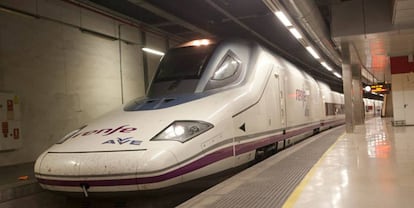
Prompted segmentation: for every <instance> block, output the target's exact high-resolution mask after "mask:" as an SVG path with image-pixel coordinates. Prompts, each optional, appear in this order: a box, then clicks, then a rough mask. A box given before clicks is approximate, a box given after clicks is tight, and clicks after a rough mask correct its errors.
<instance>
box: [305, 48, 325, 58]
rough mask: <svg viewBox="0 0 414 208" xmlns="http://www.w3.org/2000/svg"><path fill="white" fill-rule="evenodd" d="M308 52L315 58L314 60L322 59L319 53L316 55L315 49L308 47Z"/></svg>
mask: <svg viewBox="0 0 414 208" xmlns="http://www.w3.org/2000/svg"><path fill="white" fill-rule="evenodd" d="M306 50H308V52H309V53H310V54H311V55H312V56H313V58H315V59H320V58H321V57H320V56H319V55H318V53H316V51H315V49H313V48H312V47H310V46H306Z"/></svg>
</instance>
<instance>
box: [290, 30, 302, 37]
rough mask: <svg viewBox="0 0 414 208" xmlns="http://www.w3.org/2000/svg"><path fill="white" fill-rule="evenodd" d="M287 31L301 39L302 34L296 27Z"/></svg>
mask: <svg viewBox="0 0 414 208" xmlns="http://www.w3.org/2000/svg"><path fill="white" fill-rule="evenodd" d="M289 31H290V33H292V35H293V36H295V38H296V39H302V35H301V34H300V33H299V31H298V30H297V29H296V28H290V29H289Z"/></svg>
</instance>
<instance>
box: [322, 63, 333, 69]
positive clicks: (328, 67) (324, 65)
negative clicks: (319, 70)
mask: <svg viewBox="0 0 414 208" xmlns="http://www.w3.org/2000/svg"><path fill="white" fill-rule="evenodd" d="M321 64H322V66H323V67H325V68H326V69H327V70H328V71H332V68H331V67H330V66H329V65H328V64H327V63H326V62H324V61H323V62H321Z"/></svg>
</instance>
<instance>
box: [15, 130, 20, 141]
mask: <svg viewBox="0 0 414 208" xmlns="http://www.w3.org/2000/svg"><path fill="white" fill-rule="evenodd" d="M19 137H20V131H19V129H13V139H19Z"/></svg>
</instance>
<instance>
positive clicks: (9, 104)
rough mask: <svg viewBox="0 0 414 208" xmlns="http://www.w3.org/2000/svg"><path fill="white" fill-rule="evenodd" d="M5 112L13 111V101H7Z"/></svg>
mask: <svg viewBox="0 0 414 208" xmlns="http://www.w3.org/2000/svg"><path fill="white" fill-rule="evenodd" d="M7 111H13V100H7Z"/></svg>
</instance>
